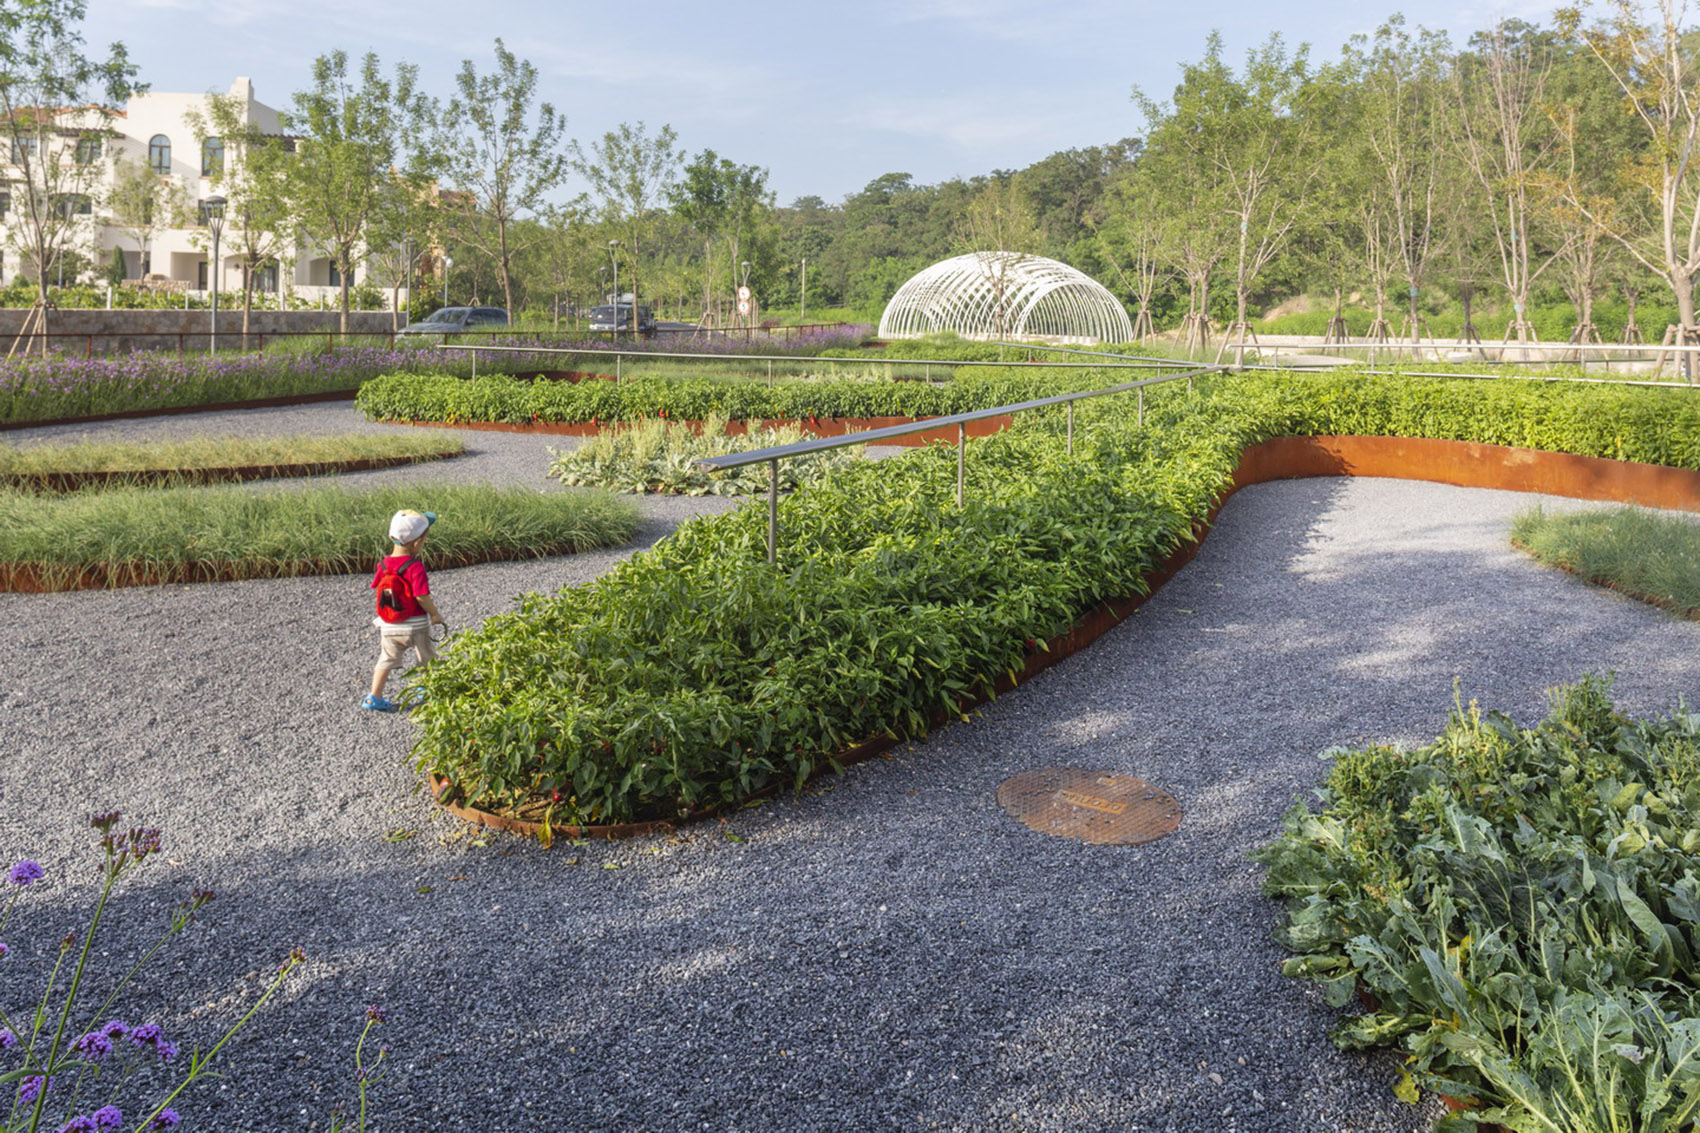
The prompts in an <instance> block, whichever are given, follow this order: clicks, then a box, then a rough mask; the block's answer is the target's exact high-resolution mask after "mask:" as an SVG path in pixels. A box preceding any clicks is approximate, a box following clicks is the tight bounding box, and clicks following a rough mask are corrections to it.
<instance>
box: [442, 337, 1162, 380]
mask: <svg viewBox="0 0 1700 1133" xmlns="http://www.w3.org/2000/svg"><path fill="white" fill-rule="evenodd" d="M437 349H439V350H470V351H472V352H473V353H472V358H473V365H474V366H475V367H476V366H477V364H478V355H479V354H480V353H491V352H495V353H505V354H604V355H612V356H613V357H614V359H615V370H614V376H615V377H619V361H620V359H623V358H689V359H692V360H694V361H698V362H702V361H715V362H766V363H768V364H769V376H771V374H772V363H774V362H846V363H849V364H850V365H855V366H894V365H903V364H907V365H911V366H926V367H932V366H949V367H956V366H1044V367H1046V368H1048V369H1053V370H1150V369H1165V368H1167V367H1169V366H1174V365H1176V364H1177V363H1175V362H1173V361H1168V360H1164V359H1161V358H1153V359H1151V360H1150V361H1147V362H973V361H966V360H962V361H959V360H956V359H950V358H885V357H876V358H849V357H838V356H829V355H815V354H702V353H699V352H692V351H688V350H680V351H674V350H614V349H595V350H592V349H581V350H575V349H572V348H570V347H562V346H478V345H464V344H461V343H445V344H443V345H442V346H439V347H437ZM474 376H476V371H475V372H474Z"/></svg>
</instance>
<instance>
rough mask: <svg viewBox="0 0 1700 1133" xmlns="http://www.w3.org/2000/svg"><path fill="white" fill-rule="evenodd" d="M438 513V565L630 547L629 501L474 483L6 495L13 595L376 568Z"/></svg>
mask: <svg viewBox="0 0 1700 1133" xmlns="http://www.w3.org/2000/svg"><path fill="white" fill-rule="evenodd" d="M404 507H405V508H416V509H420V510H427V509H428V510H431V511H435V512H437V513H438V514H439V515H440V516H441V517H442V518H441V519H440V520H439V521H438V523H437V524H436V526H435V527H434V528H433V529H432V541H431V544H430V549H429V552H428V558H427V561H428V562H429V563H430V564H431V565H432V566H435V567H449V566H462V565H469V564H472V563H477V562H488V561H492V560H501V559H523V558H540V557H543V556H546V555H561V554H572V553H576V552H579V551H584V550H589V549H592V548H595V547H607V546H617V545H619V544H621V543H624V542H626V541H627V540H629V539H630V538H631V536H632V534H633V532H634V531H635V530H636V529H637V509H636V508H635V507H634V506H633V505H632V504H631V503H630V502H629V501H627V500H624V499H621V498H620V497H618V496H616V495H614V494H612V493H608V492H599V491H593V490H583V491H577V492H560V493H540V492H537V491H534V490H530V489H523V488H516V489H496V488H491V487H486V486H466V485H429V486H427V485H416V486H413V485H400V486H394V487H384V488H378V489H372V490H368V491H358V492H357V491H351V490H349V489H347V488H343V487H341V486H338V485H326V486H323V487H320V486H314V487H309V488H303V489H297V490H290V491H267V492H257V491H252V490H248V489H243V488H238V487H213V488H152V489H149V488H116V489H110V490H105V491H85V492H78V493H74V494H70V495H64V496H46V497H44V496H35V495H30V494H27V493H24V492H18V491H15V490H0V589H16V590H26V591H32V592H39V591H52V590H69V589H88V588H91V587H112V586H135V585H149V584H154V583H162V582H204V581H215V580H224V579H236V578H282V577H292V576H297V575H308V574H341V573H356V572H361V571H368V570H370V569H371V568H372V564H373V562H374V561H375V559H376V558H377V556H379V555H382V554H384V553H385V552H386V551H387V550H388V544H387V543H385V541H384V532H385V531H386V530H387V528H388V526H389V518H390V516H391V515H392V514H393V513H394V512H396V511H398V510H400V509H402V508H404Z"/></svg>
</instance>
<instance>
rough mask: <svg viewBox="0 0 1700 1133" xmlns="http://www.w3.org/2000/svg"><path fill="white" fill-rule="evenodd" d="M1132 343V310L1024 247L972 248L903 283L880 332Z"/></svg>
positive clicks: (1098, 285) (1104, 290)
mask: <svg viewBox="0 0 1700 1133" xmlns="http://www.w3.org/2000/svg"><path fill="white" fill-rule="evenodd" d="M945 332H955V333H956V334H959V335H961V336H962V337H963V338H972V339H982V340H985V339H997V338H1027V339H1048V340H1052V341H1057V342H1080V343H1093V342H1132V341H1133V323H1132V322H1131V321H1130V320H1129V319H1128V317H1127V310H1126V309H1125V308H1123V307H1122V305H1121V303H1120V302H1119V301H1117V299H1116V297H1115V296H1114V295H1112V294H1110V292H1109V290H1108V289H1107V288H1106V287H1104V285H1103V284H1101V283H1099V282H1098V281H1097V280H1095V279H1093V278H1092V277H1091V276H1089V275H1087V274H1086V273H1084V272H1081V271H1077V270H1075V269H1074V268H1071V267H1069V266H1068V265H1067V264H1065V263H1059V262H1058V261H1056V260H1048V259H1046V258H1045V257H1043V256H1030V255H1027V254H1025V253H1022V252H970V253H968V254H967V255H965V256H953V257H952V258H950V259H948V260H940V261H939V262H938V263H936V264H934V265H933V266H932V267H930V268H926V269H925V270H923V271H921V272H918V273H917V274H916V275H914V276H913V277H912V278H911V279H910V280H909V282H907V283H905V284H904V285H903V286H902V287H899V288H898V289H897V294H896V295H893V296H892V297H891V302H889V303H887V304H886V306H885V312H884V313H883V314H882V315H881V316H880V327H879V336H880V337H881V338H923V337H925V336H926V335H929V334H941V333H945Z"/></svg>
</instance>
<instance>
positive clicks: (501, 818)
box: [432, 436, 1700, 839]
mask: <svg viewBox="0 0 1700 1133" xmlns="http://www.w3.org/2000/svg"><path fill="white" fill-rule="evenodd" d="M1400 458H1403V459H1407V460H1409V461H1410V462H1411V463H1410V464H1408V465H1404V466H1400V465H1397V464H1396V463H1394V462H1395V461H1396V460H1397V459H1400ZM1316 476H1391V477H1396V478H1399V479H1405V480H1429V481H1433V482H1436V483H1442V484H1457V485H1460V486H1463V487H1474V488H1501V489H1508V490H1512V491H1533V492H1542V493H1545V494H1549V495H1556V496H1571V497H1575V498H1579V499H1599V500H1615V501H1618V502H1622V503H1640V504H1643V505H1644V506H1649V507H1665V508H1671V509H1676V510H1683V511H1700V472H1692V471H1688V470H1686V469H1679V468H1667V467H1665V466H1663V465H1655V464H1635V463H1632V462H1630V461H1621V460H1607V459H1604V458H1601V457H1586V456H1571V455H1570V454H1568V453H1548V452H1534V451H1532V450H1529V449H1516V448H1507V447H1505V446H1502V445H1480V444H1473V443H1469V442H1465V441H1434V440H1423V439H1412V438H1400V437H1339V436H1335V437H1275V438H1273V439H1271V440H1267V441H1263V442H1260V443H1258V444H1254V445H1251V446H1249V447H1248V448H1247V449H1246V450H1245V451H1244V452H1243V453H1241V454H1240V462H1239V466H1238V467H1237V468H1236V469H1235V472H1234V478H1233V482H1232V483H1231V484H1230V485H1229V487H1228V489H1227V490H1226V491H1224V492H1223V493H1222V496H1221V498H1220V499H1218V500H1217V501H1216V503H1215V505H1214V506H1213V507H1212V508H1211V509H1210V512H1209V514H1208V515H1207V516H1205V518H1203V519H1201V520H1199V521H1198V522H1196V523H1194V524H1193V528H1192V537H1191V538H1190V539H1187V540H1185V541H1183V542H1182V543H1181V544H1180V545H1179V546H1178V547H1176V548H1175V549H1174V550H1172V551H1170V552H1169V554H1168V555H1166V556H1165V557H1164V558H1163V560H1162V561H1161V562H1160V563H1158V564H1157V565H1156V566H1155V567H1154V568H1152V570H1151V571H1149V572H1148V573H1146V574H1145V576H1144V582H1145V585H1146V587H1147V592H1146V593H1145V594H1143V595H1137V594H1136V595H1131V596H1128V597H1124V598H1117V599H1113V600H1110V601H1106V602H1102V603H1100V604H1099V605H1097V606H1095V607H1093V608H1092V609H1091V610H1088V611H1087V612H1086V613H1084V614H1082V615H1081V616H1080V617H1079V618H1077V619H1076V620H1075V622H1074V624H1073V625H1072V626H1071V627H1069V628H1068V629H1067V630H1064V631H1063V632H1062V633H1059V634H1057V635H1056V636H1054V637H1052V638H1050V639H1049V640H1048V641H1047V642H1046V643H1045V644H1046V647H1047V648H1044V649H1040V648H1038V647H1037V646H1036V645H1035V646H1034V647H1031V648H1029V650H1028V656H1027V658H1026V660H1025V662H1024V663H1023V664H1022V666H1021V669H1020V671H1019V672H1018V673H1016V675H1015V676H1014V677H1013V678H1012V677H1011V676H1010V675H1009V674H1008V673H1004V674H1002V675H1000V676H999V677H998V678H997V680H996V682H995V684H994V688H995V689H996V694H998V695H1001V694H1003V693H1006V692H1009V691H1010V690H1012V689H1014V688H1015V687H1016V686H1018V685H1020V684H1023V683H1025V682H1026V681H1028V680H1029V679H1031V678H1032V677H1034V676H1035V675H1037V674H1039V673H1041V672H1043V671H1044V670H1046V669H1048V668H1050V667H1051V666H1052V665H1055V664H1056V663H1057V662H1059V661H1062V660H1064V659H1065V658H1067V657H1069V656H1072V655H1073V654H1075V653H1078V652H1079V651H1080V650H1082V649H1085V648H1086V647H1087V646H1088V645H1091V644H1092V643H1093V642H1094V641H1097V640H1098V638H1100V637H1102V636H1103V635H1104V634H1106V633H1108V632H1109V631H1110V630H1112V629H1114V628H1115V627H1116V626H1118V625H1120V624H1121V623H1122V622H1123V621H1125V620H1126V619H1127V617H1128V616H1129V615H1130V614H1132V613H1133V612H1134V611H1135V610H1137V609H1138V608H1139V607H1140V606H1141V605H1143V604H1144V603H1145V602H1146V601H1147V600H1148V599H1149V598H1150V597H1151V596H1152V595H1154V594H1156V593H1157V591H1158V590H1159V589H1161V588H1162V586H1163V584H1164V583H1166V582H1168V581H1169V579H1171V578H1173V577H1174V576H1175V575H1176V574H1177V573H1179V572H1180V570H1181V568H1182V567H1184V566H1186V564H1187V563H1189V562H1191V561H1192V558H1193V556H1194V555H1196V554H1197V553H1198V548H1199V545H1200V544H1201V543H1202V542H1203V541H1204V537H1205V536H1206V535H1207V534H1208V533H1209V531H1210V526H1211V524H1212V523H1214V522H1215V519H1216V516H1217V514H1218V513H1219V512H1220V511H1221V508H1222V505H1223V504H1224V503H1226V502H1227V500H1228V498H1229V497H1230V496H1232V495H1233V494H1234V493H1235V492H1236V491H1238V490H1239V489H1241V488H1245V487H1250V486H1251V485H1253V484H1262V483H1267V482H1269V481H1272V480H1296V479H1304V478H1308V477H1316ZM1519 484H1525V485H1526V484H1536V485H1539V486H1537V487H1517V486H1516V485H1519ZM1648 499H1658V500H1661V501H1664V502H1661V503H1651V502H1647V500H1648ZM991 699H992V697H991V696H974V697H970V698H965V699H963V700H961V701H959V702H958V707H957V709H956V711H955V712H948V713H947V712H943V711H937V712H934V713H932V714H931V715H930V717H929V722H928V725H929V730H930V729H931V728H936V727H938V726H940V725H941V724H944V723H946V722H948V721H949V720H950V719H951V718H952V717H954V716H956V715H958V714H960V713H962V712H967V711H968V710H970V709H972V708H976V707H979V706H980V705H982V704H985V703H987V702H988V701H989V700H991ZM909 738H910V737H908V736H906V735H901V734H900V735H898V736H896V737H891V736H876V737H874V738H871V739H868V740H865V741H864V742H862V743H860V744H857V745H855V746H854V747H851V748H848V749H846V750H845V751H844V752H841V753H840V754H838V755H837V756H836V757H834V758H833V759H832V760H831V761H829V762H827V763H824V764H822V765H821V766H819V767H817V769H816V771H815V773H814V775H811V776H810V777H809V778H810V779H811V780H812V779H814V778H815V777H816V776H818V775H820V774H822V773H824V772H825V771H827V770H829V769H830V768H831V764H832V763H837V764H838V765H839V766H848V765H850V764H853V763H860V762H863V761H864V760H868V759H872V758H873V757H874V756H876V755H881V754H884V753H885V752H888V751H890V750H891V749H892V748H894V747H896V746H897V745H898V744H900V743H905V742H907V741H908V739H909ZM439 783H440V786H439ZM448 786H449V783H448V781H447V780H446V779H445V780H439V779H438V778H437V777H433V782H432V790H433V793H434V794H439V793H440V792H441V791H442V790H446V789H447V788H448ZM780 789H781V788H780V787H778V786H775V787H773V788H770V789H769V790H768V791H764V792H761V794H760V795H758V796H757V797H762V796H764V795H772V794H774V793H777V791H778V790H780ZM444 805H449V804H444ZM450 809H451V811H452V812H453V813H454V814H455V815H457V816H458V817H460V818H463V819H465V820H466V821H468V822H476V823H481V824H483V825H485V826H491V827H494V828H496V829H501V830H507V831H510V832H512V833H515V834H522V835H527V836H533V837H534V836H536V834H537V833H538V831H539V830H540V825H539V824H538V823H534V822H526V821H524V820H522V819H515V818H510V817H508V816H505V815H498V814H494V813H491V812H489V811H483V810H479V809H477V808H475V807H466V806H460V805H458V804H455V805H452V806H450ZM719 813H723V812H718V811H703V812H699V813H697V814H692V815H690V816H687V817H683V818H680V819H678V820H676V821H666V820H662V825H663V826H665V828H667V829H673V828H675V827H676V826H677V825H678V824H680V823H685V822H690V821H695V820H697V819H701V818H708V817H712V816H715V815H717V814H719ZM645 825H647V824H627V825H626V826H595V825H589V826H575V827H571V829H573V830H575V831H580V833H578V834H576V835H575V836H576V837H588V838H610V839H615V838H626V837H633V836H637V835H641V834H643V833H647V832H649V831H648V830H642V829H632V830H631V832H630V833H626V832H624V831H627V830H628V829H629V828H634V827H638V826H645ZM659 828H661V827H659V826H658V827H657V829H659ZM566 829H568V828H565V827H560V828H556V832H557V833H562V832H564V831H565V830H566Z"/></svg>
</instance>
